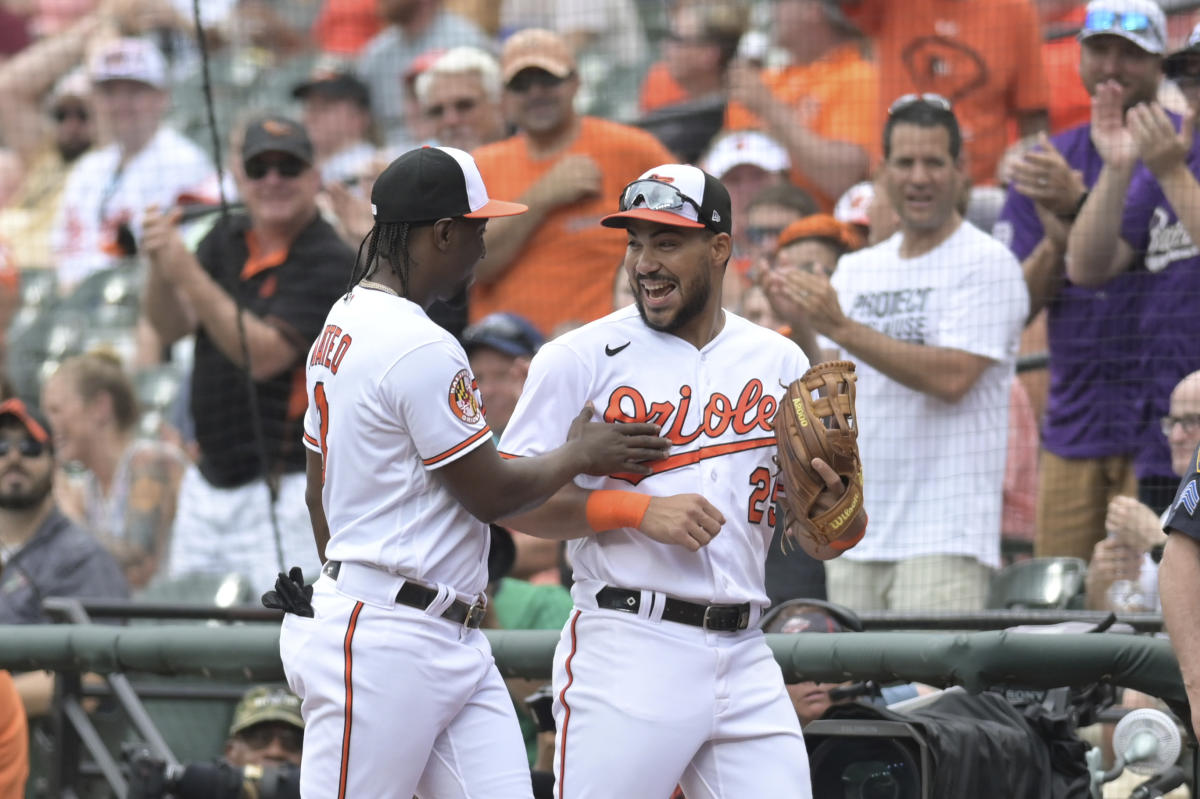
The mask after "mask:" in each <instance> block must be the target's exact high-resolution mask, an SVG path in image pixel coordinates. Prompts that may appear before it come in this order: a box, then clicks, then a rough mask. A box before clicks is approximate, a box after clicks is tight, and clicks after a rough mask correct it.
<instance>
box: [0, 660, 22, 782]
mask: <svg viewBox="0 0 1200 799" xmlns="http://www.w3.org/2000/svg"><path fill="white" fill-rule="evenodd" d="M28 778H29V731H28V729H27V728H26V722H25V708H24V707H22V706H21V697H20V696H19V695H18V694H17V686H16V685H15V684H14V683H13V679H12V675H11V674H9V673H8V672H7V671H0V799H22V797H24V796H25V780H26V779H28Z"/></svg>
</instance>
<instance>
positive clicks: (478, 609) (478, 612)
mask: <svg viewBox="0 0 1200 799" xmlns="http://www.w3.org/2000/svg"><path fill="white" fill-rule="evenodd" d="M486 614H487V605H485V604H483V603H482V602H476V603H475V604H474V605H471V607H469V608H467V617H466V618H465V619H463V626H464V627H469V628H471V629H477V628H478V627H479V625H480V624H482V623H483V617H484V616H485V615H486Z"/></svg>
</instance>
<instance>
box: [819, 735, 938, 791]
mask: <svg viewBox="0 0 1200 799" xmlns="http://www.w3.org/2000/svg"><path fill="white" fill-rule="evenodd" d="M809 763H810V767H811V769H812V780H813V796H828V797H839V798H840V799H920V796H921V774H920V764H919V761H918V760H917V759H916V758H915V757H914V756H913V754H912V752H910V751H909V750H908V748H907V747H905V746H903V745H902V744H900V743H899V742H897V741H895V740H891V739H887V738H829V739H827V740H825V741H822V742H821V743H820V744H819V745H818V746H817V747H816V748H815V749H814V750H813V753H812V756H811V758H810V759H809Z"/></svg>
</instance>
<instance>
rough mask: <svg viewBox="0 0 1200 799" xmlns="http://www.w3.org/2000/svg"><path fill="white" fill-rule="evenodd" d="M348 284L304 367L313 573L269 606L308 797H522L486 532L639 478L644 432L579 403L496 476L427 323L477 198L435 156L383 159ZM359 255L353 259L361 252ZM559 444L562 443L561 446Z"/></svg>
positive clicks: (480, 221) (468, 257)
mask: <svg viewBox="0 0 1200 799" xmlns="http://www.w3.org/2000/svg"><path fill="white" fill-rule="evenodd" d="M371 201H372V211H373V214H374V217H375V227H374V228H373V229H372V231H371V233H370V234H369V236H368V237H367V239H366V240H365V242H364V246H366V247H367V257H366V259H365V260H364V261H362V263H361V264H360V265H359V266H358V267H357V268H356V269H355V270H354V277H355V278H356V281H355V283H354V284H353V285H352V286H351V289H350V291H349V292H347V293H346V295H345V296H344V297H342V298H341V299H340V300H338V301H337V302H335V303H334V305H333V308H332V309H331V310H330V311H329V315H328V316H327V317H326V320H325V327H324V330H323V332H322V333H321V334H320V335H319V336H318V337H317V339H316V342H315V343H314V344H313V346H312V349H311V350H310V351H309V353H308V359H307V390H308V397H309V404H308V413H307V415H306V416H305V422H304V430H305V432H304V442H305V444H306V446H307V447H308V450H309V451H308V494H307V499H308V505H309V512H310V515H311V518H312V526H313V533H314V536H315V538H316V543H317V549H318V551H319V553H320V555H321V560H322V561H323V562H324V564H325V565H324V568H323V569H322V573H321V577H320V578H319V579H318V580H317V582H316V583H315V585H313V586H311V587H309V586H305V585H304V580H303V575H302V574H299V573H297V572H296V570H293V572H292V574H291V575H280V579H279V581H278V582H277V583H276V589H275V591H273V592H269V593H268V594H267V595H266V596H264V598H263V600H264V603H265V604H267V605H268V606H269V607H278V608H281V609H284V610H286V611H289V612H288V613H287V614H286V615H285V617H284V622H283V626H282V630H281V634H280V644H279V645H280V654H281V657H282V660H283V664H284V669H285V671H286V672H287V676H288V681H289V683H290V684H291V687H292V689H293V690H294V691H295V692H296V694H298V695H299V696H300V697H301V699H302V700H303V702H302V706H301V708H302V712H303V715H304V720H305V732H304V755H303V763H302V767H301V792H302V793H303V795H305V796H320V797H337V798H338V799H345V797H347V796H353V797H372V799H376V798H383V797H394V798H395V799H411V797H412V796H413V795H414V794H416V795H417V796H420V797H438V799H467V797H488V799H510V798H511V797H522V798H523V799H528V797H529V796H530V795H531V781H530V775H529V768H528V764H527V761H526V758H525V751H524V747H523V745H522V742H521V737H520V732H519V730H518V727H517V720H516V716H515V713H514V711H513V706H512V701H511V700H510V698H509V695H508V691H507V689H506V688H505V685H504V682H503V680H502V679H501V677H500V674H499V672H498V671H497V670H496V668H495V665H494V661H493V659H492V655H491V650H490V648H489V646H488V641H487V639H486V638H485V637H484V635H483V633H481V632H480V631H479V630H478V627H479V623H480V621H481V619H482V616H483V614H484V611H485V606H486V605H485V599H484V588H485V586H486V583H487V577H488V575H487V554H488V546H489V533H488V526H487V524H486V523H485V522H489V521H492V520H494V519H497V518H499V517H502V516H506V515H509V514H511V513H514V512H516V511H519V510H523V509H527V508H529V507H532V506H534V505H536V504H538V503H539V502H541V501H543V500H544V499H545V498H546V497H548V496H550V495H551V494H553V493H554V492H555V491H556V490H557V489H558V488H560V487H561V486H562V485H563V484H565V483H566V482H567V481H568V480H570V479H571V478H572V477H574V476H575V475H577V474H580V473H588V474H607V473H609V472H628V473H633V474H646V473H648V472H649V467H648V466H646V465H645V464H644V463H643V461H648V460H656V459H660V458H662V457H663V456H664V455H665V452H666V448H667V446H668V443H669V442H667V441H666V439H663V438H659V437H658V429H659V428H658V426H657V425H653V424H620V425H616V424H599V423H592V422H589V421H588V420H589V419H590V418H591V416H592V415H593V409H592V407H591V406H590V405H588V406H585V407H584V409H583V411H582V412H580V413H578V414H577V415H575V418H574V419H573V420H572V422H571V423H570V424H569V430H568V429H566V428H564V430H563V431H562V434H561V436H565V437H566V439H567V441H566V443H565V444H562V445H561V446H559V447H558V448H556V449H554V450H553V451H552V452H548V453H547V454H546V455H545V456H544V457H541V458H522V459H518V460H510V461H505V460H502V459H501V458H500V456H499V454H498V453H497V452H496V448H495V445H494V444H493V443H492V437H491V430H490V429H489V428H488V424H487V420H486V419H485V418H484V412H483V407H482V405H481V403H480V401H479V396H478V390H477V388H476V385H475V380H474V377H473V376H472V374H471V370H470V366H469V364H468V361H467V355H466V353H465V352H464V351H463V349H462V347H461V346H460V345H459V343H458V342H457V341H455V339H454V338H453V337H452V336H451V335H450V334H449V333H447V332H446V331H445V330H443V329H441V328H439V327H438V326H437V325H435V324H434V323H433V322H432V321H430V319H429V318H428V316H426V314H425V310H424V308H425V307H427V306H428V305H429V304H430V303H432V302H433V301H435V300H436V299H438V298H442V299H444V298H447V297H450V296H453V295H454V294H455V293H456V292H458V291H459V290H461V289H462V288H463V287H465V285H466V284H467V283H468V282H469V281H470V279H471V275H472V271H473V269H474V266H475V264H476V263H477V262H478V261H479V259H480V257H481V256H482V255H483V251H484V244H483V234H484V229H485V228H486V226H487V221H488V219H489V218H492V217H497V216H508V215H515V214H518V213H522V212H523V211H524V210H525V206H523V205H520V204H517V203H508V202H501V201H497V200H490V199H489V198H488V196H487V191H486V189H485V187H484V185H483V180H482V178H481V177H480V176H479V170H478V169H477V168H476V166H475V162H474V160H473V159H472V158H471V156H470V155H468V154H467V153H465V152H463V151H461V150H456V149H453V148H449V147H423V148H420V149H417V150H412V151H410V152H408V153H405V154H404V155H402V156H400V157H399V158H398V159H396V160H395V161H394V162H392V164H391V165H390V166H388V168H387V169H386V170H384V172H383V173H382V174H381V175H380V176H379V179H378V180H377V181H376V182H375V186H374V188H373V189H372V192H371ZM360 249H361V248H360ZM561 436H560V439H559V440H560V443H561V441H562V437H561Z"/></svg>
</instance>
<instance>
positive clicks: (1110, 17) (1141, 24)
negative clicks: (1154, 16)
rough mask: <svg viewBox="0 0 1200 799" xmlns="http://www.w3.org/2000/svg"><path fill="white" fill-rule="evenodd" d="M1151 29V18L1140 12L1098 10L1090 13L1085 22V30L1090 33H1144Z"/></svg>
mask: <svg viewBox="0 0 1200 799" xmlns="http://www.w3.org/2000/svg"><path fill="white" fill-rule="evenodd" d="M1150 28H1151V24H1150V17H1148V16H1146V15H1145V14H1143V13H1142V12H1140V11H1127V12H1120V11H1109V10H1107V9H1096V10H1095V11H1089V12H1088V15H1087V17H1085V18H1084V20H1083V29H1084V30H1085V31H1087V32H1088V33H1101V32H1103V31H1124V32H1126V33H1142V32H1144V31H1148V30H1150Z"/></svg>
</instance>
